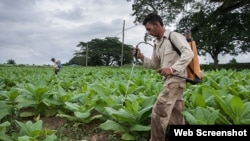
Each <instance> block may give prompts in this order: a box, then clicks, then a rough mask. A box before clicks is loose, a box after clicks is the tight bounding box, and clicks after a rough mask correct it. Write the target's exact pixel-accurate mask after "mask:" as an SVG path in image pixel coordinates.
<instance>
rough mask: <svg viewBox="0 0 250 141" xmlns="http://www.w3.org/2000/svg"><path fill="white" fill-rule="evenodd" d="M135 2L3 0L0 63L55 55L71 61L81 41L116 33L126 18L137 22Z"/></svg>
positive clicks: (0, 4) (37, 61)
mask: <svg viewBox="0 0 250 141" xmlns="http://www.w3.org/2000/svg"><path fill="white" fill-rule="evenodd" d="M131 4H132V3H129V2H127V1H126V0H109V1H106V0H88V1H82V0H74V1H72V0H42V1H41V0H29V1H26V0H12V1H0V32H1V35H0V63H6V62H7V60H9V59H14V60H15V61H16V63H17V64H37V65H43V64H51V62H50V58H52V57H55V58H57V59H60V60H61V61H62V63H65V62H68V61H69V60H70V59H71V58H73V56H74V52H75V50H78V48H77V47H76V45H77V44H78V43H79V42H80V41H84V42H87V41H90V40H92V39H94V38H105V37H114V36H116V35H117V33H119V32H121V31H122V25H123V20H126V23H127V24H126V26H134V24H133V20H134V18H133V17H132V16H130V14H131V13H132V10H131ZM142 30H144V29H142ZM120 36H121V34H118V35H117V37H120ZM133 36H134V37H136V36H138V35H131V36H130V37H133ZM141 36H143V35H141ZM134 42H136V41H134ZM130 43H132V42H130ZM132 44H135V43H132Z"/></svg>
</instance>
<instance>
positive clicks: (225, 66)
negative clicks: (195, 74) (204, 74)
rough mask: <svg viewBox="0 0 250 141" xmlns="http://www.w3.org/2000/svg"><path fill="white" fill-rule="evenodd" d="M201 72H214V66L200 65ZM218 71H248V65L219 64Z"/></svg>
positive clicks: (249, 66)
mask: <svg viewBox="0 0 250 141" xmlns="http://www.w3.org/2000/svg"><path fill="white" fill-rule="evenodd" d="M201 69H202V70H205V71H207V70H214V64H212V63H211V64H202V65H201ZM218 69H219V70H220V69H226V70H229V69H231V70H237V71H241V70H244V69H250V63H228V64H219V65H218Z"/></svg>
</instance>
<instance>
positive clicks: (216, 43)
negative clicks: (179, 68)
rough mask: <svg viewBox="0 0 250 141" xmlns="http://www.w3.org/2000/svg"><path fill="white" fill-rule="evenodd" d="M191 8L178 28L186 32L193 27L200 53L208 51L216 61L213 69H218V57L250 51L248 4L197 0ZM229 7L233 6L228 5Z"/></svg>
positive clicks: (204, 53) (249, 9)
mask: <svg viewBox="0 0 250 141" xmlns="http://www.w3.org/2000/svg"><path fill="white" fill-rule="evenodd" d="M225 5H227V6H225ZM190 6H191V7H192V10H190V11H187V13H188V14H186V15H185V16H183V18H182V19H181V20H180V22H179V23H178V25H177V29H179V30H180V31H184V30H185V29H191V30H192V32H193V33H194V34H193V36H194V38H195V40H196V42H197V44H198V49H199V54H200V55H206V54H207V53H208V54H210V56H211V57H212V58H213V60H214V69H216V68H218V64H219V60H218V56H219V54H221V55H223V56H224V55H226V54H230V55H234V56H236V55H238V54H240V53H247V52H250V48H249V46H250V37H249V35H248V34H249V29H250V23H249V22H248V20H247V19H249V18H250V14H249V11H250V8H249V6H243V7H241V8H240V9H233V8H232V7H234V8H238V5H237V6H236V4H233V3H230V6H229V4H225V3H212V4H208V3H205V2H197V3H193V5H190ZM229 7H230V8H229ZM230 9H231V10H232V9H233V10H232V11H230Z"/></svg>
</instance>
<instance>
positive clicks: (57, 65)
mask: <svg viewBox="0 0 250 141" xmlns="http://www.w3.org/2000/svg"><path fill="white" fill-rule="evenodd" d="M51 61H52V62H53V63H54V65H53V68H54V72H55V74H58V72H59V71H60V69H61V67H62V65H61V61H60V60H56V59H55V58H51Z"/></svg>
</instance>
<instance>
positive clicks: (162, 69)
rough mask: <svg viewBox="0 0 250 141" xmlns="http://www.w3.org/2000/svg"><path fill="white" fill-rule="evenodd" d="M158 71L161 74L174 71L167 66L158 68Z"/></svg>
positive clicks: (164, 74)
mask: <svg viewBox="0 0 250 141" xmlns="http://www.w3.org/2000/svg"><path fill="white" fill-rule="evenodd" d="M157 72H158V73H160V74H161V75H162V76H165V77H167V76H169V75H171V74H173V73H174V71H173V69H172V68H171V67H169V68H160V69H158V70H157Z"/></svg>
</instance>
